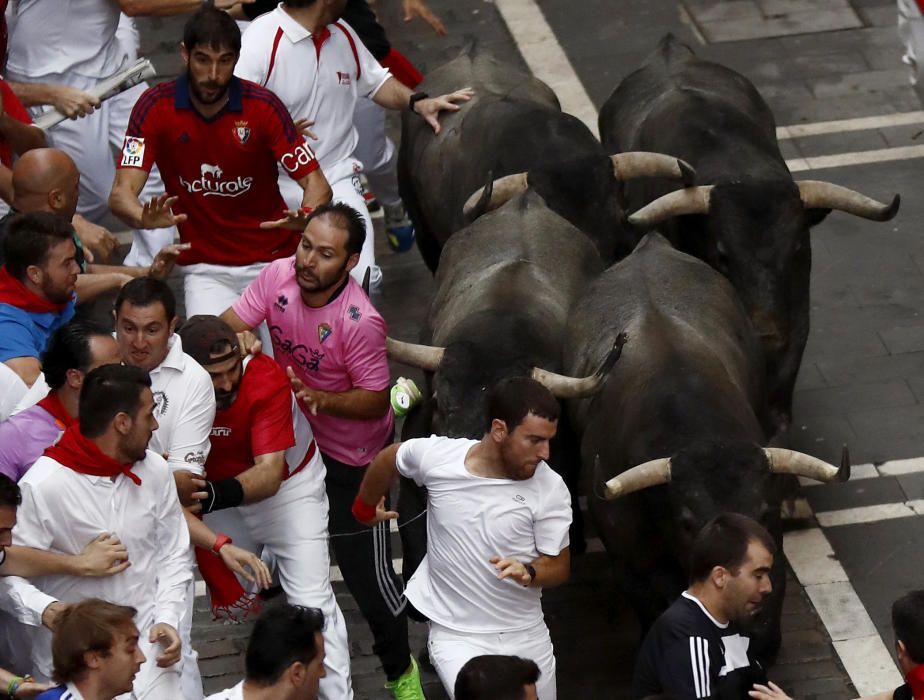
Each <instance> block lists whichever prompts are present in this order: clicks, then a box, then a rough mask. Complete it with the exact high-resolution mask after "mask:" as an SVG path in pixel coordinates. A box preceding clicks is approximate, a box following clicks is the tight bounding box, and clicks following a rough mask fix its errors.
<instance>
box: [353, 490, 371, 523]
mask: <svg viewBox="0 0 924 700" xmlns="http://www.w3.org/2000/svg"><path fill="white" fill-rule="evenodd" d="M353 517H354V518H356V519H357V520H358V521H359V522H361V523H367V522H369V521H370V520H374V519H375V506H370V505H369V504H368V503H365V502H364V501H363V500H362V499H361V498H360V497H359V494H357V495H356V498H355V499H354V500H353Z"/></svg>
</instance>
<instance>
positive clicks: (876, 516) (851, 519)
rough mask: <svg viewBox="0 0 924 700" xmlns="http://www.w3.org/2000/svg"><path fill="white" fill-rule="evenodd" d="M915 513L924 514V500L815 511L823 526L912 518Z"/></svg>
mask: <svg viewBox="0 0 924 700" xmlns="http://www.w3.org/2000/svg"><path fill="white" fill-rule="evenodd" d="M915 515H924V500H917V501H908V502H907V503H878V504H876V505H872V506H858V507H856V508H844V509H842V510H829V511H822V512H818V513H815V517H816V518H818V524H819V525H821V526H822V527H840V526H842V525H859V524H860V523H878V522H880V521H882V520H894V519H895V518H910V517H913V516H915Z"/></svg>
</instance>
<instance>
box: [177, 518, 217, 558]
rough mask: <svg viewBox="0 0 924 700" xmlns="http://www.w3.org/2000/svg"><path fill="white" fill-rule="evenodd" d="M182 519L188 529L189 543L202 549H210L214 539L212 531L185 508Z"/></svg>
mask: <svg viewBox="0 0 924 700" xmlns="http://www.w3.org/2000/svg"><path fill="white" fill-rule="evenodd" d="M183 517H185V518H186V526H187V527H188V528H189V540H190V542H192V543H193V544H194V545H196V546H197V547H202V549H211V548H212V545H213V544H215V537H216V535H215V533H214V532H212V529H211V528H210V527H209V526H208V525H206V524H205V523H204V522H202V521H201V520H199V518H197V517H196V516H195V515H193V514H192V513H190V512H189V511H188V510H186V509H185V508H184V509H183Z"/></svg>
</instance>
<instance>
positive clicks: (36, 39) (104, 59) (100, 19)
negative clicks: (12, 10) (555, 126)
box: [6, 0, 127, 82]
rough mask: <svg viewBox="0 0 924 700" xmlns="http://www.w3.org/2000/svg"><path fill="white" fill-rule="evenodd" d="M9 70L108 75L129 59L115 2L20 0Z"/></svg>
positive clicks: (21, 74)
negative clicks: (121, 41)
mask: <svg viewBox="0 0 924 700" xmlns="http://www.w3.org/2000/svg"><path fill="white" fill-rule="evenodd" d="M16 8H17V9H16V16H15V18H14V22H13V25H12V31H11V33H10V39H9V53H8V58H7V64H6V70H7V73H8V75H9V77H11V78H15V79H22V78H28V79H29V80H30V82H37V81H38V79H39V78H42V77H44V76H49V75H54V76H58V77H59V82H60V80H62V79H64V80H66V79H67V77H68V76H71V75H79V76H83V77H85V78H106V77H108V76H110V75H113V74H115V73H117V72H118V71H119V70H121V69H122V68H123V67H124V66H123V65H122V64H123V63H126V62H127V61H126V55H125V53H124V51H122V50H121V49H120V47H119V42H118V41H117V40H116V29H117V28H118V26H119V16H120V14H121V10H120V9H119V3H118V2H116V1H115V0H18V2H17V3H16Z"/></svg>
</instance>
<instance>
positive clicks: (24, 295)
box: [0, 265, 69, 314]
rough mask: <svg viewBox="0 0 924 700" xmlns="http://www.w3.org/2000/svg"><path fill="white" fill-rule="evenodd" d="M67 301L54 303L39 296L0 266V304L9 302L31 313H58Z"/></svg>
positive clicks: (4, 267) (64, 307)
mask: <svg viewBox="0 0 924 700" xmlns="http://www.w3.org/2000/svg"><path fill="white" fill-rule="evenodd" d="M68 303H69V301H66V302H64V303H63V304H55V303H53V302H50V301H48V299H44V298H43V297H40V296H39V295H38V294H36V293H35V292H33V291H31V290H30V289H28V288H27V287H26V285H24V284H23V283H22V282H20V281H19V280H18V279H16V278H15V277H13V275H11V274H10V273H9V272H7V269H6V265H4V266H3V267H0V304H9V305H10V306H15V307H16V308H17V309H22V310H23V311H28V312H29V313H33V314H46V313H52V314H59V313H61V312H62V311H64V309H66V308H67V305H68Z"/></svg>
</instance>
